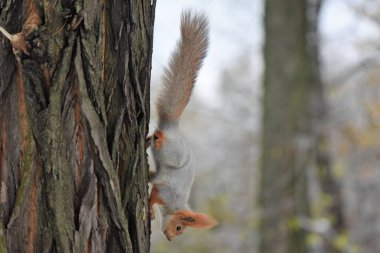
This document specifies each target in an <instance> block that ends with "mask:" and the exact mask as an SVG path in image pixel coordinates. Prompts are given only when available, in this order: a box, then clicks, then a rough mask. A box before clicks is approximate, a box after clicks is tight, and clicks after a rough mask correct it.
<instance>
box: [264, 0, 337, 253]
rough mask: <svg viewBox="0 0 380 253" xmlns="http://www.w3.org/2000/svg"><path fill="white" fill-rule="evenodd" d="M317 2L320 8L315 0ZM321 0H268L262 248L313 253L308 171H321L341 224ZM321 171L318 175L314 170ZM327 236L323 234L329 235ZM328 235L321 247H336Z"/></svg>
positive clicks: (323, 186)
mask: <svg viewBox="0 0 380 253" xmlns="http://www.w3.org/2000/svg"><path fill="white" fill-rule="evenodd" d="M315 3H317V6H313V4H315ZM319 4H320V2H319V1H314V2H312V1H308V0H289V1H276V0H267V1H265V21H264V22H265V33H266V40H265V48H264V60H265V73H264V101H263V103H264V104H263V107H264V109H263V110H264V112H263V131H262V132H263V139H262V160H261V173H262V178H261V197H260V198H261V200H260V202H261V205H262V222H261V228H260V229H261V236H262V238H261V243H260V252H262V253H266V252H270V253H278V252H289V253H297V252H300V253H306V252H311V248H312V247H311V245H308V242H307V236H308V235H309V233H310V234H311V233H312V232H314V231H313V228H312V226H313V218H314V217H313V215H312V213H311V200H310V194H309V192H310V185H309V183H310V174H314V175H315V174H318V175H320V177H319V184H320V186H321V187H320V188H321V190H322V192H324V193H326V194H329V195H330V196H331V198H332V203H333V206H331V208H328V210H326V213H325V214H326V215H335V216H334V220H333V222H332V223H333V224H332V226H333V227H334V228H336V230H337V231H338V232H339V231H341V229H342V228H343V227H344V223H343V215H342V211H341V199H340V193H339V187H338V184H337V183H336V181H335V179H334V177H333V176H332V173H331V167H330V166H329V165H330V162H329V155H328V152H327V150H326V149H325V147H326V145H321V144H322V143H323V144H325V130H326V128H325V126H324V122H325V121H324V120H325V119H326V118H325V105H326V104H325V101H324V97H323V87H322V84H321V81H320V77H319V62H318V43H317V42H318V40H317V29H316V25H317V17H318V10H319ZM315 169H317V171H318V172H317V173H315ZM324 236H326V235H321V237H324ZM333 240H334V238H331V240H330V241H328V242H327V243H326V244H327V246H323V248H324V250H323V251H324V252H337V251H338V249H336V248H335V247H334V246H333Z"/></svg>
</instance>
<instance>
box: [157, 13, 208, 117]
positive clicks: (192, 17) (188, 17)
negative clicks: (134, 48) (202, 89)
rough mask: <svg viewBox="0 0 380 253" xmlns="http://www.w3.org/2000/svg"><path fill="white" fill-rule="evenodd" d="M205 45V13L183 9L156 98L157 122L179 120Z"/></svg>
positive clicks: (206, 26)
mask: <svg viewBox="0 0 380 253" xmlns="http://www.w3.org/2000/svg"><path fill="white" fill-rule="evenodd" d="M207 46H208V20H207V18H206V16H205V15H203V14H199V13H193V12H191V11H185V12H183V13H182V18H181V38H180V40H179V41H178V42H177V46H176V48H175V50H174V51H173V52H172V55H171V59H170V62H169V66H168V67H167V68H165V74H164V79H163V82H164V87H163V89H162V91H161V94H160V96H159V98H158V101H157V109H158V117H159V124H163V123H166V122H173V121H178V119H179V117H180V116H181V114H182V112H183V110H184V109H185V107H186V105H187V103H188V102H189V99H190V95H191V91H192V89H193V86H194V83H195V80H196V77H197V74H198V71H199V69H200V67H201V65H202V61H203V59H204V58H205V56H206V51H207Z"/></svg>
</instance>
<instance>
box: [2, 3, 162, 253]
mask: <svg viewBox="0 0 380 253" xmlns="http://www.w3.org/2000/svg"><path fill="white" fill-rule="evenodd" d="M154 9H155V1H154V0H153V1H150V0H142V1H121V0H114V1H106V0H99V1H89V0H76V1H70V0H67V1H66V0H62V1H58V0H53V1H45V0H41V1H40V0H16V1H10V0H2V1H0V25H1V26H3V27H4V28H5V29H6V30H8V31H9V32H10V33H12V34H14V33H18V32H22V34H23V35H25V36H26V39H27V41H28V42H29V43H30V49H29V50H28V51H29V53H30V55H29V56H28V55H25V54H22V53H16V55H14V54H13V53H12V46H11V44H10V43H9V41H7V39H5V37H4V36H1V38H0V42H1V43H0V73H1V74H0V119H1V124H0V141H1V146H0V183H1V185H0V215H1V220H2V222H1V223H0V252H5V251H8V252H149V246H150V244H149V235H150V219H149V213H148V203H147V195H148V167H147V161H146V155H145V154H146V153H145V137H146V134H147V130H148V121H149V82H150V70H151V55H152V42H153V22H154Z"/></svg>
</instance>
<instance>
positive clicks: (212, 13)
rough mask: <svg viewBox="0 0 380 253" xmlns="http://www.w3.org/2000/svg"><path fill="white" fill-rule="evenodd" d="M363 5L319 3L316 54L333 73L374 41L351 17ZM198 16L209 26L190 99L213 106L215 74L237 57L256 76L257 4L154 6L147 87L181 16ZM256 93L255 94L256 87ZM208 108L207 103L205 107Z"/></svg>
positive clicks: (367, 26) (179, 1)
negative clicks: (242, 58) (247, 60)
mask: <svg viewBox="0 0 380 253" xmlns="http://www.w3.org/2000/svg"><path fill="white" fill-rule="evenodd" d="M362 1H364V0H325V1H324V5H323V9H322V12H321V18H320V31H321V38H322V42H323V43H322V48H321V54H322V58H323V62H324V63H326V65H333V66H334V70H335V69H337V71H339V69H340V68H345V67H347V66H349V65H350V64H352V63H353V62H355V61H357V60H358V59H359V58H361V57H363V55H362V52H361V50H360V42H361V40H362V39H363V38H366V37H367V38H368V37H373V38H374V39H380V35H379V32H378V29H377V28H376V27H375V26H373V25H372V24H371V23H370V22H369V21H367V20H364V19H362V18H360V19H358V15H357V14H356V13H355V12H354V11H353V9H352V6H355V5H357V4H359V3H360V2H362ZM188 8H192V9H195V10H199V11H203V12H204V13H206V14H207V15H208V16H209V20H210V47H209V53H208V56H207V58H206V60H205V64H204V66H203V68H202V69H201V72H200V75H199V79H198V82H197V87H196V89H195V96H199V97H200V99H202V100H207V101H215V103H217V97H216V92H215V90H216V88H217V87H218V85H219V83H220V80H219V78H220V74H221V72H222V71H223V70H224V69H227V68H230V67H232V64H234V62H235V61H236V60H237V59H239V57H240V56H241V55H250V58H251V61H252V63H253V68H252V72H253V73H254V75H255V76H257V77H258V80H259V77H260V76H261V73H262V68H263V64H262V55H261V49H262V42H263V29H262V23H263V17H262V14H263V1H262V0H207V1H205V0H176V1H172V0H159V1H157V9H156V21H155V32H154V49H153V50H154V51H153V68H152V77H153V78H152V80H153V82H152V87H153V88H156V87H158V85H159V84H160V81H161V78H160V77H161V74H162V70H163V67H164V65H165V64H166V63H167V61H168V59H169V56H170V52H171V50H172V49H173V47H174V46H175V43H176V41H177V39H178V37H179V21H180V13H181V10H184V9H188ZM255 85H257V86H258V87H257V89H260V87H261V86H260V85H261V84H260V83H257V84H255ZM211 104H212V103H211Z"/></svg>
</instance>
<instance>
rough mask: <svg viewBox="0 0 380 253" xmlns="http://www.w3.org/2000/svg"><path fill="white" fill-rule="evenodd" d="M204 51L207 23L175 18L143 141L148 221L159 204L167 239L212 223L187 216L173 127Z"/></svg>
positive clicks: (186, 186)
mask: <svg viewBox="0 0 380 253" xmlns="http://www.w3.org/2000/svg"><path fill="white" fill-rule="evenodd" d="M207 47H208V21H207V18H206V17H205V16H204V15H203V14H199V13H193V12H191V11H185V12H183V13H182V18H181V38H180V40H179V41H178V43H177V46H176V48H175V50H174V51H173V53H172V55H171V59H170V63H169V66H168V67H167V68H165V72H164V78H163V82H164V87H163V89H162V92H161V94H160V96H159V98H158V101H157V104H156V105H157V110H158V127H157V129H156V130H155V131H154V134H153V136H151V137H148V139H147V143H148V145H150V146H151V149H152V153H153V158H154V162H155V164H156V172H155V173H154V172H151V173H150V177H151V183H152V185H153V187H152V191H151V194H150V197H149V210H150V216H151V219H154V217H155V216H154V209H153V205H154V204H157V205H159V206H160V211H161V215H162V232H163V233H164V234H165V236H166V238H167V239H168V240H169V241H171V240H172V239H174V238H175V237H176V236H179V235H181V234H183V232H184V230H185V228H186V227H193V228H204V229H205V228H212V227H214V226H215V225H216V224H217V222H216V221H215V220H214V219H213V218H211V217H210V216H208V215H206V214H202V213H197V212H193V211H191V210H190V209H189V207H188V205H187V201H188V198H189V195H190V190H191V186H192V183H193V178H194V168H193V157H192V152H191V149H190V147H189V144H188V142H187V140H186V139H185V137H184V136H183V134H182V133H181V131H180V129H179V127H178V121H179V118H180V116H181V114H182V112H183V110H184V109H185V107H186V105H187V103H188V101H189V99H190V95H191V91H192V89H193V86H194V83H195V81H196V77H197V74H198V71H199V69H200V67H201V65H202V61H203V59H204V58H205V56H206V51H207Z"/></svg>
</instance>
